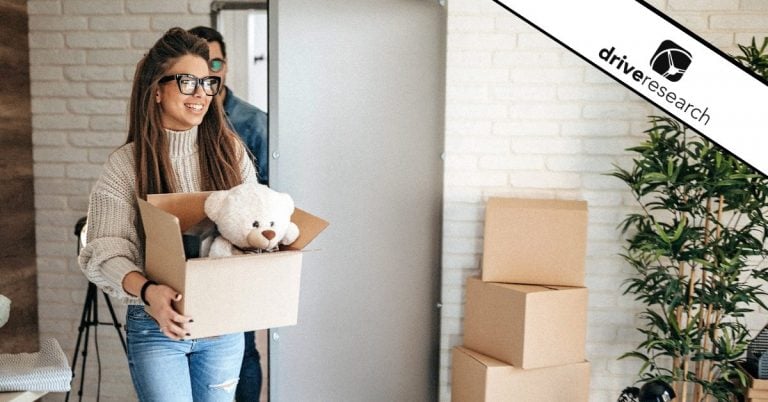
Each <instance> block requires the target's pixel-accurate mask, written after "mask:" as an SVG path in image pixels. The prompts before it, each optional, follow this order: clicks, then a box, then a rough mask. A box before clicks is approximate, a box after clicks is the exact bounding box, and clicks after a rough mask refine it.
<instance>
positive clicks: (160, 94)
mask: <svg viewBox="0 0 768 402" xmlns="http://www.w3.org/2000/svg"><path fill="white" fill-rule="evenodd" d="M207 61H208V45H207V43H206V41H205V40H203V39H200V38H198V37H196V36H194V35H192V34H190V33H188V32H187V31H185V30H183V29H181V28H173V29H171V30H169V31H168V32H166V33H165V35H163V37H162V38H160V40H158V41H157V43H155V45H154V46H153V47H152V49H150V50H149V52H148V53H147V54H146V55H145V56H144V58H142V59H141V60H140V61H139V63H138V65H137V68H136V74H135V77H134V81H133V90H132V92H131V106H130V123H129V134H128V139H127V141H126V144H125V145H123V146H122V147H120V148H118V149H117V150H116V151H115V152H113V153H112V154H111V155H110V157H109V159H108V161H107V163H106V164H105V166H104V172H103V174H102V176H101V178H100V179H99V180H98V182H97V183H96V186H95V187H94V188H93V190H92V192H91V197H90V206H89V209H88V228H87V238H88V242H87V244H86V246H85V247H84V248H83V250H82V252H81V253H80V265H81V268H82V270H83V272H84V273H85V275H86V276H87V277H88V279H89V280H90V281H91V282H93V283H95V284H96V285H97V286H99V287H100V288H101V289H102V290H104V291H105V292H107V293H108V294H110V295H112V296H113V297H116V298H118V299H120V300H122V301H123V302H125V303H127V304H128V312H127V318H126V332H127V340H128V342H127V343H128V363H129V367H130V371H131V377H132V379H133V383H134V386H135V388H136V393H137V395H138V397H139V400H141V401H191V400H195V401H232V399H233V397H234V391H235V387H236V385H237V381H238V374H239V372H240V363H241V362H242V354H243V344H244V341H243V335H242V333H239V334H232V335H225V336H219V337H213V338H206V339H197V340H184V339H183V338H184V336H185V335H188V331H189V328H190V325H194V324H192V322H193V317H187V316H183V315H181V314H179V313H178V312H176V311H175V310H174V309H173V307H172V305H171V302H172V301H178V300H181V298H182V297H183V295H181V294H179V293H178V292H177V291H176V290H174V289H172V288H170V287H169V286H166V285H164V284H158V283H155V282H153V281H150V280H147V278H146V277H145V276H144V262H143V254H144V253H143V243H142V239H141V235H140V232H139V229H138V211H137V203H136V197H141V198H143V199H146V197H147V194H154V193H173V192H192V191H208V190H222V189H228V188H231V187H233V186H235V185H237V184H240V183H242V182H256V172H255V170H254V168H253V165H252V163H251V162H250V159H249V158H248V157H247V156H246V151H245V147H244V146H243V145H242V143H241V142H240V140H239V139H238V137H237V135H236V134H234V133H233V132H232V131H231V130H230V129H229V128H228V126H227V124H226V122H225V120H224V116H223V112H222V110H221V105H219V104H217V103H216V102H215V101H214V99H215V98H214V95H216V93H217V92H218V90H219V89H220V88H221V81H220V79H219V78H218V77H208V76H207V75H208V64H207ZM145 306H146V310H145Z"/></svg>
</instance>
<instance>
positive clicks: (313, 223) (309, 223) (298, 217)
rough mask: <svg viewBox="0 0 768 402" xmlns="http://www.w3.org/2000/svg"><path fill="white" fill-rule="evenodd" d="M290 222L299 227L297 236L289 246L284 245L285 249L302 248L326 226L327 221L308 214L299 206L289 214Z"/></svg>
mask: <svg viewBox="0 0 768 402" xmlns="http://www.w3.org/2000/svg"><path fill="white" fill-rule="evenodd" d="M291 222H293V223H295V224H296V226H298V227H299V237H298V238H297V239H296V241H294V242H293V243H291V244H290V245H289V246H285V247H284V249H286V250H302V249H304V247H306V246H307V245H308V244H309V243H310V242H312V240H314V239H315V237H317V235H319V234H320V232H322V231H323V230H325V228H326V227H328V221H326V220H323V219H320V218H318V217H317V216H315V215H312V214H310V213H309V212H307V211H304V210H302V209H299V208H295V209H294V210H293V215H291Z"/></svg>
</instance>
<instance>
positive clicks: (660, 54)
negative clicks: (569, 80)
mask: <svg viewBox="0 0 768 402" xmlns="http://www.w3.org/2000/svg"><path fill="white" fill-rule="evenodd" d="M667 42H669V43H670V44H672V45H673V46H674V47H665V45H666V44H667ZM668 51H670V52H676V53H679V52H684V53H680V54H685V55H688V52H687V51H685V50H684V49H682V48H680V47H679V46H677V45H675V44H674V43H672V42H671V41H664V42H662V44H661V46H659V50H658V51H656V55H655V56H654V57H653V59H651V67H653V69H654V70H655V71H656V72H658V71H659V70H657V69H656V65H655V64H654V63H653V62H654V61H656V60H663V62H662V61H658V62H657V64H659V65H661V64H663V65H664V66H666V67H664V69H663V73H659V74H662V75H664V73H667V75H664V77H666V78H667V79H668V80H670V81H677V80H679V79H680V77H682V76H683V73H685V68H686V67H688V65H690V64H691V58H690V55H688V56H687V58H686V59H684V60H687V64H685V65H683V64H678V63H680V62H678V61H677V56H675V55H674V54H673V53H667V52H668ZM621 53H623V52H620V51H619V50H617V49H616V46H611V47H605V48H603V49H601V50H600V51H599V52H598V54H597V56H598V57H600V59H602V60H603V61H604V62H605V63H606V64H607V65H608V66H610V67H613V68H614V69H616V71H617V72H618V73H624V75H625V76H627V77H628V78H627V79H626V81H624V80H621V79H619V80H620V81H622V82H626V83H627V84H629V82H628V81H629V80H630V79H631V80H633V81H635V82H636V84H635V85H637V87H636V90H637V91H638V93H639V94H641V95H651V97H650V99H648V100H651V99H653V98H654V97H657V98H659V99H660V100H664V101H666V102H667V103H668V104H669V105H670V106H674V107H675V108H676V109H678V110H680V112H681V113H685V114H688V115H689V116H691V118H692V119H693V120H697V121H699V122H701V123H702V124H703V125H705V126H706V125H707V124H709V119H710V118H711V116H710V115H709V107H708V106H706V105H700V104H698V102H697V103H696V104H694V103H693V102H692V101H691V99H688V98H686V97H685V96H683V94H681V93H677V92H675V91H673V90H672V88H671V86H670V87H667V86H666V85H665V83H664V82H663V81H662V82H659V81H656V79H655V78H654V77H653V73H650V74H649V73H648V72H645V71H643V70H641V69H640V68H639V67H637V66H636V65H634V64H633V63H632V61H631V60H630V59H629V58H627V55H626V54H624V55H621ZM673 57H674V58H673ZM606 72H607V71H606ZM609 74H611V73H609ZM611 75H612V74H611ZM616 77H618V75H616ZM651 102H652V103H656V102H654V101H652V100H651ZM657 105H659V106H660V107H661V108H662V109H664V107H663V106H661V105H663V104H660V103H657Z"/></svg>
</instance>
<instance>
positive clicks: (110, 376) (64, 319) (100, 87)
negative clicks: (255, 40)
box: [28, 0, 210, 401]
mask: <svg viewBox="0 0 768 402" xmlns="http://www.w3.org/2000/svg"><path fill="white" fill-rule="evenodd" d="M209 11H210V0H172V1H149V0H98V1H91V0H87V1H86V0H30V1H29V2H28V13H29V28H30V35H29V44H30V74H31V82H32V85H31V92H32V108H33V145H34V164H35V165H34V173H35V208H36V230H37V254H38V257H37V266H38V301H39V310H40V314H39V325H40V335H41V337H55V338H56V339H57V340H58V341H59V343H60V344H61V346H62V348H63V349H64V351H65V353H66V354H67V356H68V357H69V359H70V360H71V359H72V353H73V351H74V346H75V342H76V340H77V333H78V328H77V326H78V324H79V322H80V316H81V314H82V307H83V301H84V299H85V291H86V287H87V282H86V279H85V277H84V276H83V274H82V273H81V272H80V269H79V268H78V266H77V261H76V258H75V254H76V239H75V236H74V234H73V229H74V225H75V222H77V219H78V218H80V217H81V216H84V215H85V214H86V211H87V208H88V193H89V192H90V188H91V186H92V185H93V184H94V183H95V180H96V179H97V178H98V176H99V174H100V173H101V168H102V165H103V163H104V161H105V160H106V158H107V156H108V155H109V153H110V152H112V150H114V149H115V148H116V147H117V146H119V145H120V144H122V143H123V142H125V138H126V135H127V133H126V129H127V125H128V124H127V118H126V116H127V113H128V100H129V96H130V89H131V79H132V78H133V71H134V69H135V66H136V62H138V60H139V58H140V57H141V56H142V55H143V54H144V53H145V52H146V50H147V49H148V48H149V47H150V46H151V45H152V44H153V43H154V42H155V41H156V40H157V39H158V38H159V37H160V36H161V34H162V33H163V32H164V31H165V30H167V29H168V28H170V27H171V26H181V27H185V28H191V27H193V26H195V25H200V24H208V23H209V22H210V20H209V16H208V13H209ZM114 306H115V310H116V315H117V316H118V318H119V319H120V321H121V322H122V321H124V317H125V308H124V307H123V306H121V305H120V304H119V303H116V304H114ZM99 318H100V320H101V321H110V317H109V312H108V309H107V307H106V305H105V304H104V300H103V296H101V295H100V296H99ZM97 333H98V335H95V334H94V332H93V329H92V332H91V336H90V338H91V343H90V344H89V345H88V355H89V357H88V364H87V372H86V375H85V378H86V383H85V385H84V389H83V399H84V400H88V401H93V400H96V395H97V377H98V372H97V368H98V365H97V362H96V358H95V354H96V345H95V343H94V341H93V340H94V338H96V337H97V338H98V343H99V344H98V349H99V357H100V359H101V370H102V383H101V400H102V401H131V400H136V397H135V393H134V391H133V386H132V384H131V381H130V376H129V374H128V364H127V361H126V359H125V355H124V353H123V351H122V349H121V346H120V342H119V340H118V338H117V333H116V331H115V330H114V328H112V327H110V326H100V327H99V328H98V331H97ZM82 358H83V357H82V356H79V357H78V359H79V360H80V361H82ZM77 378H78V381H76V382H75V383H74V384H73V397H74V398H77V391H78V389H79V378H80V373H79V371H78V373H77ZM63 399H64V397H63V395H62V394H56V395H48V396H46V397H45V400H47V401H58V400H63Z"/></svg>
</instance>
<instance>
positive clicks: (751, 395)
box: [744, 370, 768, 402]
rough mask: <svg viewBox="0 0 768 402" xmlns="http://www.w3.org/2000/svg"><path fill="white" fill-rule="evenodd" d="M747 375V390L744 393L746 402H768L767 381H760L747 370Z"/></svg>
mask: <svg viewBox="0 0 768 402" xmlns="http://www.w3.org/2000/svg"><path fill="white" fill-rule="evenodd" d="M747 373H748V374H749V388H747V389H746V390H745V392H744V397H745V398H744V400H745V401H746V402H768V380H765V379H763V380H761V379H758V378H755V377H754V376H753V374H754V373H752V372H750V371H749V370H747Z"/></svg>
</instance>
